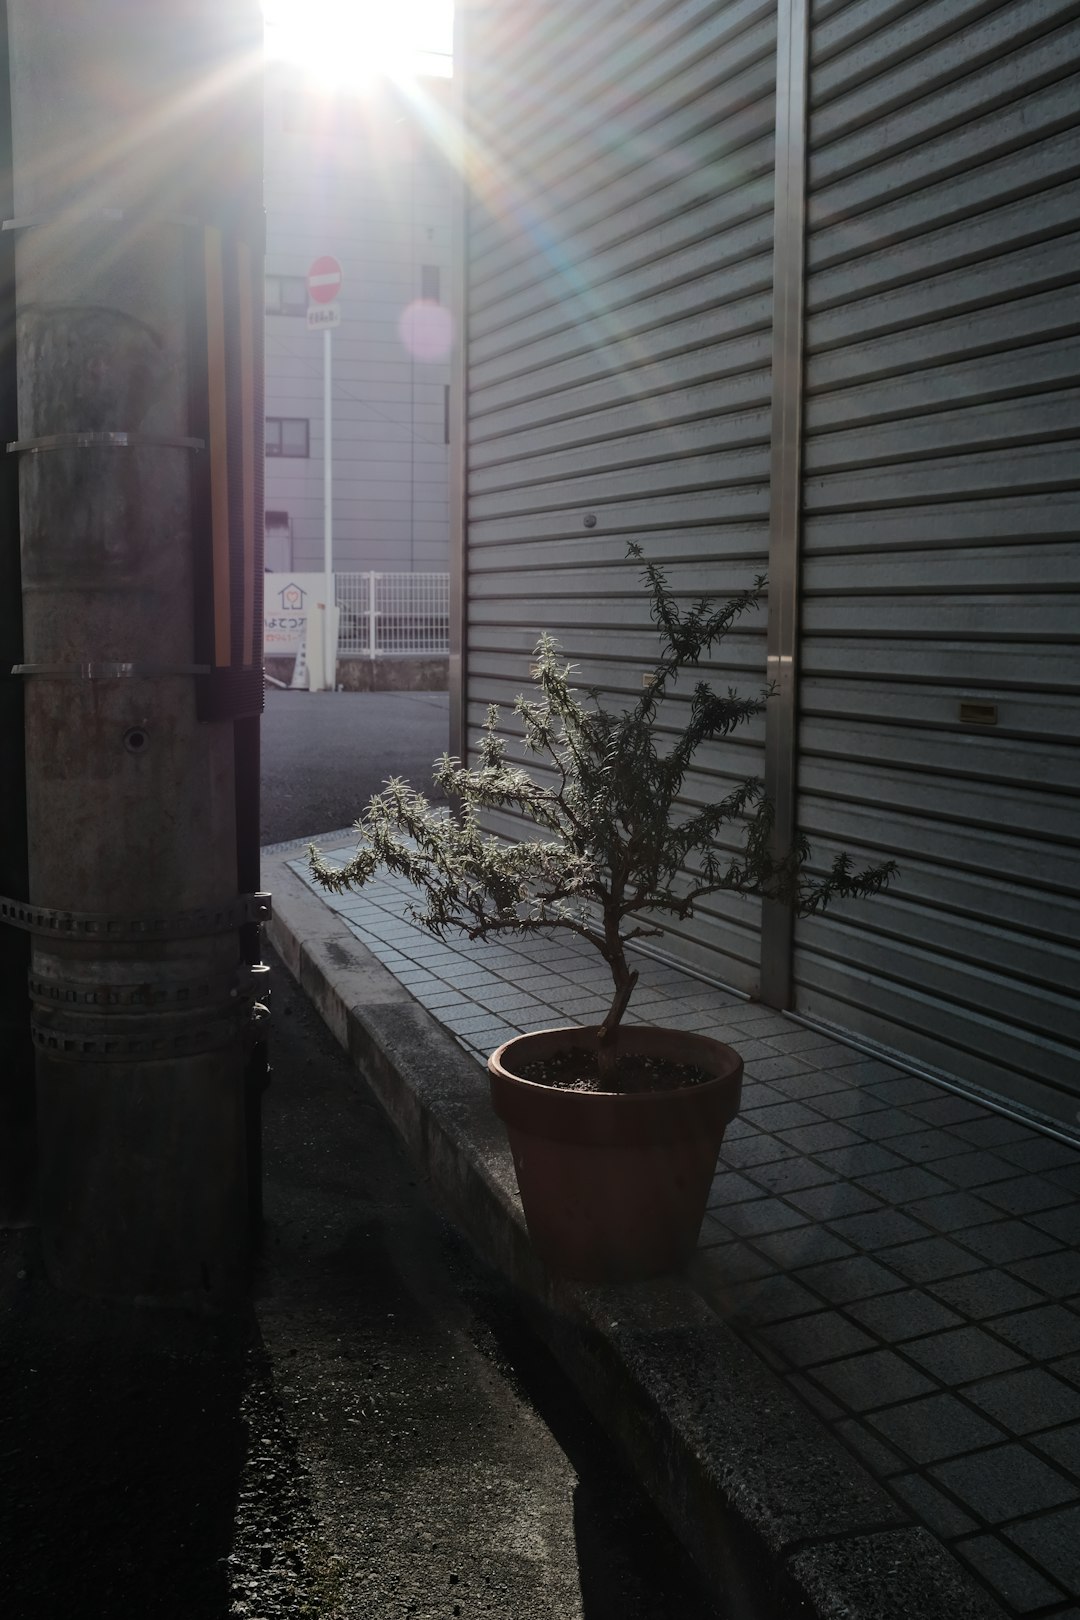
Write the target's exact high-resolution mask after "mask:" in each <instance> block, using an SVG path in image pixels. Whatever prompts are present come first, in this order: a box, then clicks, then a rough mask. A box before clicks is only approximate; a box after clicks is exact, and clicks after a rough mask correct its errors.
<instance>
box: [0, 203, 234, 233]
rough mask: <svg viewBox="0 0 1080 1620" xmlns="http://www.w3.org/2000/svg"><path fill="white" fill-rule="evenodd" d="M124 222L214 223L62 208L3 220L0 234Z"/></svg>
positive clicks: (118, 210)
mask: <svg viewBox="0 0 1080 1620" xmlns="http://www.w3.org/2000/svg"><path fill="white" fill-rule="evenodd" d="M124 220H133V221H136V222H137V223H138V224H139V225H146V224H149V223H157V224H158V225H182V226H184V227H191V226H195V228H196V229H198V230H202V229H203V227H204V226H205V225H210V224H213V223H214V221H212V220H209V219H205V220H203V219H196V218H195V215H194V214H154V213H148V212H147V211H146V210H144V209H139V210H136V209H133V208H128V209H124V208H65V209H53V210H52V211H51V212H50V213H47V214H24V215H23V216H22V218H21V219H5V220H4V221H3V222H2V223H0V231H32V230H34V229H36V228H37V227H38V226H40V225H119V224H122V222H123V221H124Z"/></svg>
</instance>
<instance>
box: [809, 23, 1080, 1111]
mask: <svg viewBox="0 0 1080 1620" xmlns="http://www.w3.org/2000/svg"><path fill="white" fill-rule="evenodd" d="M1076 11H1077V8H1076V5H1075V3H1068V0H1022V3H1021V0H1016V3H1011V4H1005V5H1002V4H1000V3H994V4H990V3H985V0H979V3H976V0H967V3H964V0H940V3H931V4H914V3H910V0H909V3H904V4H889V3H885V0H862V3H856V4H844V5H840V4H836V3H824V0H823V3H819V4H818V5H817V6H816V7H815V8H814V13H813V18H814V21H813V34H812V57H811V61H812V71H811V109H812V110H811V120H810V150H811V158H810V171H809V197H808V232H809V234H808V248H807V251H808V287H807V307H808V324H807V344H808V357H807V366H806V387H807V398H806V445H805V475H806V476H805V491H804V498H805V529H804V538H803V571H802V581H803V631H804V635H803V643H802V649H801V652H802V670H803V677H802V684H801V718H800V778H799V786H800V796H799V820H800V823H801V824H802V826H803V827H804V829H805V830H806V831H807V832H808V833H809V834H810V835H811V837H812V838H813V839H814V841H815V842H816V844H817V847H818V848H819V849H820V851H821V852H822V853H823V854H824V855H831V854H832V853H834V852H835V850H836V849H838V848H839V847H842V845H844V844H847V845H848V846H849V847H852V848H856V849H859V850H862V851H865V852H866V853H867V854H872V855H874V856H877V855H879V854H895V855H896V858H897V859H898V860H899V862H900V864H901V867H902V873H901V877H900V880H899V882H898V884H897V885H896V888H895V891H894V893H893V894H892V895H890V896H889V897H887V898H885V899H879V900H875V901H873V902H872V903H869V904H862V905H859V906H851V907H838V908H836V911H835V912H832V911H830V912H829V913H828V914H827V915H826V916H825V917H824V918H821V919H813V920H810V921H807V922H804V923H802V924H800V925H799V927H798V929H797V934H796V953H795V977H796V983H797V1007H798V1008H799V1009H800V1010H802V1011H804V1012H806V1013H808V1014H813V1015H817V1016H819V1017H822V1018H824V1019H826V1020H830V1021H833V1022H835V1023H837V1024H840V1025H842V1026H845V1027H846V1028H848V1029H854V1030H858V1031H861V1032H863V1033H865V1034H866V1035H868V1036H870V1037H872V1038H873V1039H875V1040H876V1041H879V1042H881V1043H884V1044H886V1045H888V1046H891V1047H894V1048H896V1049H898V1050H899V1051H901V1052H903V1053H905V1054H907V1055H908V1056H910V1057H913V1058H915V1059H917V1060H920V1061H921V1062H923V1063H925V1064H927V1065H929V1066H931V1067H933V1068H936V1069H939V1070H943V1071H945V1072H947V1073H949V1074H952V1075H955V1076H959V1077H962V1078H964V1079H966V1080H967V1081H969V1082H971V1083H973V1084H975V1085H977V1086H980V1087H984V1088H986V1089H988V1090H990V1091H992V1092H996V1093H999V1094H1002V1095H1004V1096H1007V1097H1010V1098H1014V1099H1016V1100H1018V1101H1020V1102H1021V1103H1023V1104H1026V1105H1028V1106H1031V1107H1033V1108H1036V1109H1039V1110H1042V1111H1045V1112H1047V1113H1049V1114H1051V1115H1053V1116H1055V1117H1057V1118H1059V1119H1064V1120H1068V1121H1069V1122H1070V1123H1072V1124H1073V1125H1075V1123H1076V1121H1077V1119H1078V1118H1080V1114H1078V1111H1077V1110H1078V1104H1080V1015H1078V1003H1077V988H1078V986H1080V952H1078V950H1077V940H1078V938H1080V928H1078V922H1080V857H1078V848H1077V833H1078V819H1077V798H1076V797H1075V795H1076V793H1077V789H1078V787H1080V768H1078V761H1080V749H1078V748H1077V741H1078V735H1077V734H1078V731H1080V709H1078V703H1077V694H1078V686H1080V683H1078V661H1077V653H1076V644H1077V640H1078V628H1080V602H1078V596H1077V592H1078V589H1080V565H1078V545H1077V534H1078V529H1080V523H1078V519H1080V459H1078V452H1080V388H1078V386H1077V385H1078V383H1080V296H1078V287H1077V267H1078V264H1080V228H1078V227H1080V184H1078V175H1080V129H1078V123H1080V77H1078V72H1080V21H1078V20H1077V16H1076ZM968 705H972V706H973V707H968ZM965 716H968V717H970V718H965ZM991 722H992V723H991Z"/></svg>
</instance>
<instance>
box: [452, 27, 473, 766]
mask: <svg viewBox="0 0 1080 1620" xmlns="http://www.w3.org/2000/svg"><path fill="white" fill-rule="evenodd" d="M467 10H468V8H467V7H466V6H457V7H456V8H455V13H456V14H455V19H454V45H453V49H454V78H453V85H454V90H453V102H452V106H453V131H452V138H453V141H454V143H455V148H456V152H455V155H456V178H455V187H454V199H453V215H452V234H451V241H452V247H451V276H452V278H453V287H452V300H453V303H452V307H453V315H454V335H455V343H454V350H453V354H452V356H451V368H450V451H449V461H450V558H449V561H450V625H449V629H450V658H449V671H448V685H449V688H450V752H451V754H456V755H457V756H458V757H459V758H460V759H461V760H464V759H465V755H466V750H467V747H468V735H467V710H468V696H469V694H468V677H469V671H468V657H467V653H468V601H469V592H468V581H467V568H468V558H469V530H468V523H469V516H468V493H469V492H468V472H467V468H468V452H467V446H466V437H467V433H468V418H469V412H468V388H469V361H468V353H467V350H468V341H469V331H468V310H469V296H468V252H469V240H468V208H469V181H468V174H467V166H468V160H469V147H468V139H467V134H466V129H467V112H466V101H465V67H466V62H465V56H466V37H465V35H466V29H465V22H466V12H467Z"/></svg>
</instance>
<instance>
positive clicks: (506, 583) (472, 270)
mask: <svg viewBox="0 0 1080 1620" xmlns="http://www.w3.org/2000/svg"><path fill="white" fill-rule="evenodd" d="M775 9H776V8H775V3H774V0H769V3H761V0H734V3H731V4H727V5H717V4H716V0H676V3H671V0H664V3H658V0H632V3H629V4H627V3H625V0H607V3H605V0H598V3H596V4H592V5H589V6H582V5H580V4H579V3H578V0H552V3H549V4H544V5H536V4H529V3H528V0H525V3H522V4H520V5H517V4H515V5H514V6H513V7H509V8H502V9H500V10H496V9H495V8H492V9H491V10H488V11H480V10H477V11H475V12H474V13H473V15H472V19H471V22H470V35H469V41H468V57H467V66H466V73H467V84H468V98H469V109H470V121H471V124H472V128H473V134H474V141H475V143H476V148H477V152H478V180H477V184H476V186H475V187H474V198H473V201H472V203H471V207H470V213H469V222H468V229H467V233H466V234H467V246H466V276H467V287H468V293H467V320H468V332H469V367H468V381H467V400H466V434H467V446H468V449H467V455H468V463H467V482H468V544H467V550H466V564H465V589H466V593H467V618H468V640H467V650H466V668H467V676H466V693H467V698H468V707H467V726H468V734H469V736H470V737H471V738H475V736H476V734H477V731H478V729H479V726H480V724H481V723H482V721H483V719H484V715H485V711H486V706H487V704H488V703H489V702H490V701H501V702H503V703H505V704H509V703H510V702H511V701H512V700H513V698H514V696H515V695H516V693H517V692H519V691H520V690H521V689H522V688H523V686H525V685H526V684H527V681H528V674H529V663H530V653H531V652H532V649H533V647H534V645H535V641H536V637H537V634H538V632H539V631H540V630H550V631H552V632H553V633H554V634H555V635H557V636H558V638H559V639H560V640H561V642H562V643H563V646H564V648H565V651H566V653H567V656H568V657H569V658H570V659H571V660H572V661H573V662H574V663H575V664H576V665H578V666H579V667H580V670H581V684H582V685H583V686H585V687H588V686H596V687H598V688H600V689H601V691H602V693H603V695H604V699H605V701H608V702H610V703H612V704H613V705H616V706H621V704H622V703H626V702H631V701H633V700H634V699H635V698H636V697H637V696H638V695H639V694H640V691H641V676H642V673H643V672H644V670H645V669H646V668H647V667H649V651H650V649H651V648H652V647H653V646H655V636H654V634H653V633H652V631H651V627H650V623H649V617H648V606H647V601H646V598H645V596H644V594H643V592H642V590H641V586H640V581H639V573H638V570H637V569H636V567H635V566H634V565H633V564H632V563H628V562H626V561H625V554H626V544H627V541H628V540H636V541H638V542H639V543H640V544H641V545H642V546H643V548H644V549H645V551H646V553H647V555H648V556H649V557H651V558H654V559H657V560H662V561H663V562H664V563H665V564H666V565H667V566H668V569H669V573H670V576H671V578H672V581H673V582H674V583H675V584H676V585H677V586H678V588H679V589H680V590H681V591H685V593H686V595H687V597H694V596H697V595H700V594H701V593H702V591H711V592H727V591H729V590H731V589H738V588H743V587H745V586H746V585H748V584H749V583H750V582H751V580H752V578H753V576H754V575H755V574H756V573H758V572H761V571H762V569H763V566H764V559H765V554H766V550H767V523H768V488H767V484H768V469H769V450H768V445H769V393H770V360H771V353H770V339H771V332H770V327H771V287H772V257H771V238H772V203H773V195H772V194H773V177H772V164H773V118H774V107H773V90H774V80H775V52H776V19H775ZM587 515H588V516H590V517H592V518H595V524H592V525H590V526H586V523H585V519H586V516H587ZM762 631H763V626H762V624H761V623H760V622H758V623H755V624H753V625H751V624H749V623H745V624H744V627H743V628H742V629H741V630H740V632H739V633H738V634H736V635H733V636H732V637H731V639H730V641H729V642H728V644H727V649H726V653H725V656H724V663H723V665H722V666H719V667H717V668H715V670H714V671H713V673H714V674H715V676H716V678H717V680H718V681H719V682H720V683H722V684H724V685H727V684H730V683H737V684H738V685H739V686H740V688H741V689H743V690H746V691H749V692H753V691H755V690H757V689H760V687H761V685H762V684H763V681H764V670H765V649H764V637H763V633H762ZM688 695H689V694H688ZM504 718H505V720H506V723H507V725H508V727H509V726H510V725H511V724H512V717H511V716H509V715H506V714H505V713H504ZM760 752H761V737H760V735H758V736H756V737H755V736H749V737H748V738H747V739H746V741H744V742H742V743H740V744H739V745H736V746H732V745H728V747H727V748H726V750H725V755H724V757H723V758H722V757H721V755H720V754H719V753H718V752H714V753H709V752H708V751H703V752H702V755H701V768H700V770H699V771H698V772H697V774H696V775H695V778H694V780H693V782H692V783H691V784H690V788H691V797H690V801H689V802H690V803H701V802H708V801H709V800H711V798H712V797H713V796H714V795H715V794H716V793H718V792H723V791H725V790H726V787H727V785H728V777H741V776H744V775H746V774H749V773H751V772H755V771H760V768H761V767H760ZM725 771H726V773H727V775H725ZM758 912H759V907H758V906H757V905H755V904H751V903H747V902H737V903H732V904H726V905H721V906H717V907H715V908H713V909H712V910H711V912H709V913H708V914H707V913H706V912H705V911H704V910H703V911H702V913H701V915H699V917H697V918H695V919H693V920H692V921H691V922H689V923H688V924H686V925H684V931H683V933H682V934H681V936H679V937H677V938H675V939H674V940H673V945H674V948H676V949H678V950H679V951H680V953H681V954H682V955H683V956H684V957H685V958H686V959H689V960H691V961H693V960H699V961H701V962H702V963H705V962H707V963H708V966H709V969H710V971H712V972H714V973H717V974H718V975H720V976H721V977H724V978H726V979H727V980H729V981H730V982H733V983H736V984H738V985H740V986H742V987H743V988H745V989H747V990H750V991H752V990H753V989H755V988H756V984H757V976H758V956H759V948H758V927H759V916H758Z"/></svg>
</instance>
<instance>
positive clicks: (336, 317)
mask: <svg viewBox="0 0 1080 1620" xmlns="http://www.w3.org/2000/svg"><path fill="white" fill-rule="evenodd" d="M343 279H344V276H343V273H342V269H341V265H340V264H339V263H338V261H337V260H336V259H335V258H334V257H333V255H332V254H330V253H324V254H322V255H321V256H320V257H319V258H317V259H316V260H315V261H314V263H313V264H312V266H311V268H310V270H309V271H308V274H307V289H308V299H309V300H310V302H309V304H308V314H307V324H308V331H309V332H314V331H317V330H318V329H319V328H320V327H321V328H322V335H323V624H322V629H323V640H322V655H321V657H320V658H319V659H318V662H317V663H316V664H315V666H314V667H313V668H312V669H311V674H312V677H313V681H312V690H313V691H314V690H316V687H315V684H314V679H315V678H317V676H318V675H321V677H322V679H321V686H322V688H323V689H325V690H326V691H327V692H332V691H334V689H335V687H336V686H337V639H338V638H337V617H338V616H337V603H336V602H335V600H334V423H333V406H332V399H331V394H332V370H331V357H330V333H331V331H332V330H333V328H334V327H335V326H339V325H340V324H341V308H340V305H339V304H338V303H337V302H336V300H337V296H338V294H339V293H340V291H341V283H342V281H343ZM312 622H313V621H312V619H311V618H310V617H309V619H308V623H309V625H310V624H311V623H312ZM320 666H321V668H320ZM309 667H310V665H309Z"/></svg>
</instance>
